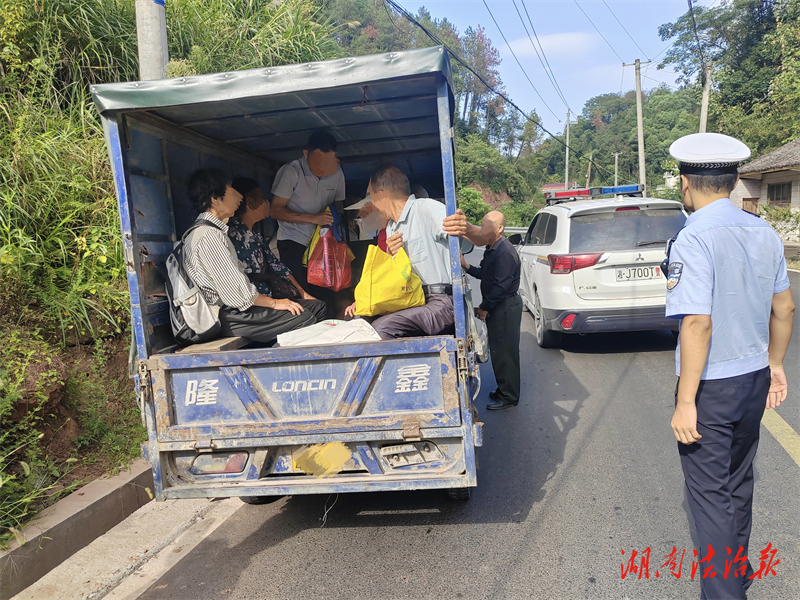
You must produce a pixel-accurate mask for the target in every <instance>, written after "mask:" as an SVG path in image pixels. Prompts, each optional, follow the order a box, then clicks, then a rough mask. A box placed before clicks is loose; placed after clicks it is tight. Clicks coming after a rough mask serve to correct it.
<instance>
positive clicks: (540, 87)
mask: <svg viewBox="0 0 800 600" xmlns="http://www.w3.org/2000/svg"><path fill="white" fill-rule="evenodd" d="M515 1H516V6H517V8H518V9H519V11H520V13H521V14H522V17H523V19H524V21H523V20H521V19H520V18H519V16H518V15H517V11H516V10H515V8H514V3H512V1H511V0H487V3H488V6H489V10H491V12H492V14H494V18H495V19H496V20H497V25H495V23H494V22H493V20H492V17H491V16H490V14H489V11H488V10H487V8H486V6H485V5H484V3H483V0H427V1H426V2H412V1H410V0H399V3H400V4H401V5H402V6H404V7H405V8H406V9H408V10H409V11H410V12H414V13H416V12H417V10H418V9H419V8H420V7H422V6H425V7H426V8H427V9H428V10H429V11H430V13H431V16H433V17H434V18H438V19H441V18H444V17H447V19H448V20H449V21H450V22H452V23H453V24H454V25H455V26H456V28H457V29H458V31H459V32H461V33H463V31H464V30H465V29H466V28H467V27H469V26H470V25H472V26H475V25H482V26H483V27H484V28H485V29H486V33H487V35H488V36H489V38H490V39H491V40H492V44H493V45H494V46H495V48H497V49H498V50H499V52H500V56H501V58H502V63H501V64H500V77H501V79H502V80H503V83H504V84H505V86H506V89H507V91H508V95H509V97H510V98H511V99H512V100H513V101H514V102H515V103H516V104H517V105H518V106H520V108H522V109H523V110H525V111H528V110H531V109H536V112H537V113H538V114H539V116H540V117H541V118H542V123H543V125H544V126H545V127H546V128H548V129H549V130H550V131H551V132H553V133H558V132H559V131H563V128H564V122H565V120H566V112H567V106H565V103H564V102H563V101H562V100H561V98H560V96H559V94H558V92H557V91H556V89H555V86H554V85H553V84H552V83H551V81H550V80H549V79H548V76H547V73H546V71H545V69H544V67H543V66H542V64H541V63H540V60H539V58H537V55H536V53H535V52H534V47H533V45H532V43H531V41H530V39H529V38H528V34H527V33H526V31H525V28H524V27H523V23H525V24H526V25H527V26H528V31H529V32H530V24H529V23H528V21H527V18H528V17H527V15H526V13H525V10H524V9H525V8H527V11H528V15H530V19H531V21H532V23H533V27H534V28H535V30H536V34H537V35H538V36H539V41H540V42H541V45H542V47H543V49H544V52H545V55H546V57H547V62H549V65H550V67H551V68H552V72H553V74H554V76H555V80H556V82H557V83H558V86H559V87H560V89H561V91H562V92H563V95H564V98H565V100H566V104H567V105H568V106H569V108H571V109H572V112H573V114H575V113H576V112H578V113H580V111H581V110H582V109H583V105H584V103H585V102H586V101H587V100H588V99H589V98H592V97H594V96H598V95H600V94H607V93H614V92H619V91H620V90H622V91H623V92H625V91H628V90H632V89H635V86H636V83H635V78H634V67H632V66H631V67H625V68H623V67H622V63H623V61H624V62H625V63H633V62H634V61H635V60H636V59H637V58H639V59H641V60H642V61H643V62H644V61H646V60H647V59H648V58H650V59H653V62H652V63H651V64H650V65H645V66H642V76H643V79H642V87H643V88H644V89H652V88H655V87H658V86H659V85H661V82H664V83H666V84H668V85H672V86H674V85H676V84H675V79H676V77H677V76H676V74H675V73H674V72H673V71H672V69H670V68H669V67H667V68H665V69H663V70H660V71H659V70H658V69H657V66H658V61H659V60H661V59H663V57H664V54H665V53H666V49H667V48H668V47H669V45H670V44H669V42H668V41H666V42H665V41H661V38H660V36H659V35H658V27H659V25H662V24H664V23H669V22H674V21H675V20H677V19H678V18H679V17H680V16H681V15H682V14H684V13H685V12H686V11H687V10H688V6H687V2H686V0H635V1H627V2H625V1H619V0H606V1H605V3H604V2H603V1H602V0H577V1H576V0H560V1H555V0H524V3H525V4H524V7H523V5H522V0H515ZM718 2H719V0H707V1H702V0H701V1H699V2H695V3H694V4H695V5H703V6H710V5H714V4H717V3H718ZM581 9H583V11H584V12H585V13H586V15H588V18H587V16H586V15H584V14H583V13H582V12H581ZM609 9H610V10H609ZM612 11H613V13H612ZM589 19H591V21H592V22H593V23H594V25H595V26H596V27H597V29H595V27H594V26H593V25H592V22H590V20H589ZM617 19H619V22H618V21H617ZM620 23H621V24H620ZM498 25H499V28H500V29H499V30H498ZM623 26H624V28H623ZM597 30H599V31H600V33H598V31H597ZM626 30H627V32H628V33H626ZM501 31H502V35H501ZM601 34H602V36H601ZM628 34H630V37H629V35H628ZM503 35H505V39H506V40H507V41H508V43H506V42H504V41H503ZM531 35H532V34H531ZM603 38H605V40H604V39H603ZM631 38H632V39H631ZM534 41H535V38H534ZM637 44H638V47H637ZM509 46H510V48H509ZM512 51H513V53H514V54H516V56H517V58H518V59H519V62H520V63H521V65H522V68H524V70H525V72H526V73H527V74H528V77H529V78H530V80H531V82H533V87H535V88H536V90H534V89H533V87H532V86H531V84H530V83H529V82H528V80H527V79H526V77H525V75H524V73H523V71H522V69H521V68H520V66H519V65H518V64H517V62H516V60H515V59H514V56H513V55H512ZM620 59H621V60H620ZM545 64H547V63H545ZM656 80H657V81H656ZM537 91H538V94H537ZM539 95H541V97H540V96H539Z"/></svg>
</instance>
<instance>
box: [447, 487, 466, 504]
mask: <svg viewBox="0 0 800 600" xmlns="http://www.w3.org/2000/svg"><path fill="white" fill-rule="evenodd" d="M470 491H471V490H470V488H468V487H466V488H450V489H449V490H447V495H448V496H450V500H459V501H461V502H464V501H466V500H469V497H470Z"/></svg>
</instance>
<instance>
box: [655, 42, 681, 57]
mask: <svg viewBox="0 0 800 600" xmlns="http://www.w3.org/2000/svg"><path fill="white" fill-rule="evenodd" d="M674 45H675V42H673V43H671V44H670V45H669V46H667V47H666V48H664V49H663V50H662V51H661V52H659V53H658V54H656V55H655V56H654V57H653V58H651V59H650V60H652V61H655V59H657V58H658V57H659V56H661V55H662V54H664V52H666V51H667V50H669V49H670V48H672V47H673V46H674Z"/></svg>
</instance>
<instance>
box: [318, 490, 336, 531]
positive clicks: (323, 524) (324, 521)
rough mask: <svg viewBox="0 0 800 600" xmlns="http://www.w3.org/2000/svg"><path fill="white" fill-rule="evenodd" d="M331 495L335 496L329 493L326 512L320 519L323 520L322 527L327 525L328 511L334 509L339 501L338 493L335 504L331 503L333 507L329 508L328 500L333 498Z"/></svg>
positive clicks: (326, 500)
mask: <svg viewBox="0 0 800 600" xmlns="http://www.w3.org/2000/svg"><path fill="white" fill-rule="evenodd" d="M331 496H333V494H328V497H327V498H326V499H325V512H324V513H323V515H322V519H320V520H321V521H322V525H320V527H325V523H327V522H328V513H329V512H331V511H332V510H333V507H334V506H336V503H337V502H338V501H339V494H336V498H334V500H333V504H331V507H330V508H328V500H330V499H331Z"/></svg>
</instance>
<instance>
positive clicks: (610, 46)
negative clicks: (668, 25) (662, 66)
mask: <svg viewBox="0 0 800 600" xmlns="http://www.w3.org/2000/svg"><path fill="white" fill-rule="evenodd" d="M572 1H573V2H574V3H575V6H577V7H578V10H580V11H581V12H582V13H583V16H584V17H586V18H587V19H589V15H587V14H586V11H585V10H583V9H582V8H581V5H580V4H578V0H572ZM690 1H691V0H690ZM589 23H591V24H592V27H594V30H595V31H596V32H597V33H599V34H600V37H601V38H603V41H604V42H605V43H606V44H608V47H609V48H611V51H612V52H613V53H614V54H616V55H617V58H618V59H619V60H620V61H621V62H625V61H624V60H622V57H621V56H620V55H619V53H618V52H617V51H616V50H614V46H612V45H611V42H609V41H608V40H607V39H606V36H604V35H603V34H602V33H600V30H599V29H598V28H597V25H595V24H594V21H592V20H591V19H589Z"/></svg>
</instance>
